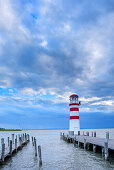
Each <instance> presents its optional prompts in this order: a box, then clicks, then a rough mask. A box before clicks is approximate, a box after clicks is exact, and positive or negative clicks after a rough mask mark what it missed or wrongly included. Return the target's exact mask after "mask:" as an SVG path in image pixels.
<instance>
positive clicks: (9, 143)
mask: <svg viewBox="0 0 114 170" xmlns="http://www.w3.org/2000/svg"><path fill="white" fill-rule="evenodd" d="M9 144H10V142H9V137H8V147H9Z"/></svg>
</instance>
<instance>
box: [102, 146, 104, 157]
mask: <svg viewBox="0 0 114 170" xmlns="http://www.w3.org/2000/svg"><path fill="white" fill-rule="evenodd" d="M103 156H104V148H103V147H102V157H103Z"/></svg>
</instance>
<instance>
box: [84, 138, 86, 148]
mask: <svg viewBox="0 0 114 170" xmlns="http://www.w3.org/2000/svg"><path fill="white" fill-rule="evenodd" d="M84 149H86V138H84Z"/></svg>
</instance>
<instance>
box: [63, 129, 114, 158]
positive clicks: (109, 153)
mask: <svg viewBox="0 0 114 170" xmlns="http://www.w3.org/2000/svg"><path fill="white" fill-rule="evenodd" d="M60 136H61V139H63V140H65V141H67V142H69V143H74V145H75V146H77V147H81V148H83V149H85V150H91V151H93V152H94V153H95V152H101V154H102V156H103V157H104V158H105V160H109V158H110V157H112V158H113V159H114V139H109V132H106V138H105V139H104V138H98V137H96V132H94V133H92V136H89V132H87V133H86V135H84V134H83V135H80V132H78V135H69V134H64V133H61V134H60Z"/></svg>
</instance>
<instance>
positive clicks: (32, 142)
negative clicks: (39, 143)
mask: <svg viewBox="0 0 114 170" xmlns="http://www.w3.org/2000/svg"><path fill="white" fill-rule="evenodd" d="M32 145H33V136H32Z"/></svg>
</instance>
